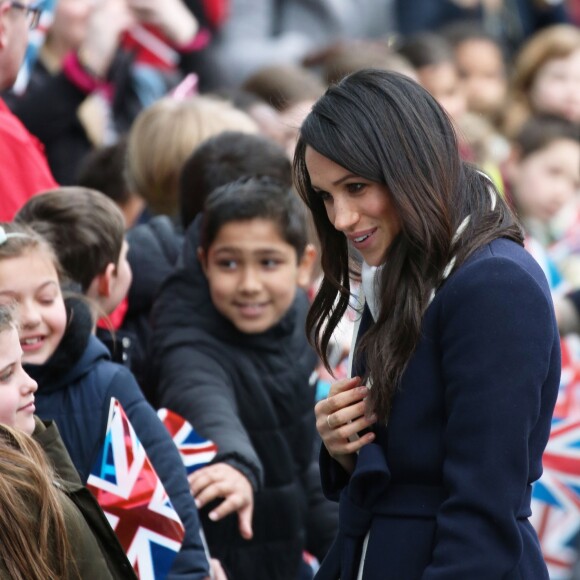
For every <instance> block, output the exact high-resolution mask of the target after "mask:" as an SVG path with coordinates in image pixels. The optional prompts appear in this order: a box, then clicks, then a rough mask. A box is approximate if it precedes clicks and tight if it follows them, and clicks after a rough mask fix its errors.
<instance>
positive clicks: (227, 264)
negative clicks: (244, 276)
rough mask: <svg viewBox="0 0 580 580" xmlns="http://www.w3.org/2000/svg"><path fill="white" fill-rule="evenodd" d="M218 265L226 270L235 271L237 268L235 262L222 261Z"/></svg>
mask: <svg viewBox="0 0 580 580" xmlns="http://www.w3.org/2000/svg"><path fill="white" fill-rule="evenodd" d="M217 264H218V266H219V267H220V268H222V269H224V270H233V269H234V268H235V267H236V266H237V263H236V261H235V260H220V261H219V262H218V263H217Z"/></svg>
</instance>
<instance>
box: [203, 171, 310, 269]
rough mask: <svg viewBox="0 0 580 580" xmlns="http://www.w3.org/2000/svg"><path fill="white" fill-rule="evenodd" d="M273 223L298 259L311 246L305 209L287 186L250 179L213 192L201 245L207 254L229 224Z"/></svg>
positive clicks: (272, 181)
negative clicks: (294, 251) (267, 221)
mask: <svg viewBox="0 0 580 580" xmlns="http://www.w3.org/2000/svg"><path fill="white" fill-rule="evenodd" d="M254 219H263V220H271V221H272V222H274V223H275V224H276V226H277V227H278V231H279V233H280V236H281V237H282V239H283V240H284V241H285V242H287V243H288V244H290V245H291V246H292V247H293V248H294V249H295V250H296V255H297V257H298V259H300V258H301V257H302V255H303V254H304V250H305V248H306V244H307V243H308V234H307V228H306V216H305V208H304V206H303V204H302V202H301V201H300V199H299V198H298V196H297V195H296V194H295V193H294V191H293V190H292V189H291V188H290V187H288V185H287V184H283V183H280V182H279V181H276V180H274V179H271V178H268V177H247V178H242V179H238V180H237V181H234V182H231V183H228V184H226V185H223V186H222V187H219V188H218V189H216V190H215V191H213V192H212V193H211V194H210V195H209V197H208V198H207V200H206V203H205V207H204V211H203V217H202V222H201V236H200V245H201V247H202V248H203V250H204V252H206V253H207V251H208V250H209V247H210V246H211V244H212V243H213V241H214V240H215V238H216V237H217V235H218V233H219V231H220V229H221V228H222V227H223V226H225V225H226V224H228V223H231V222H239V221H250V220H254Z"/></svg>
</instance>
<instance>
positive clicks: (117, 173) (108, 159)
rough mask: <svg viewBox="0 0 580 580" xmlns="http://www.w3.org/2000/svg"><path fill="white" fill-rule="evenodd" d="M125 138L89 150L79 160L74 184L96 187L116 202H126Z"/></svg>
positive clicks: (127, 193)
mask: <svg viewBox="0 0 580 580" xmlns="http://www.w3.org/2000/svg"><path fill="white" fill-rule="evenodd" d="M126 157H127V139H126V138H125V137H123V138H121V139H119V141H117V142H116V143H114V144H113V145H109V146H107V147H102V148H100V149H95V150H94V151H91V152H90V153H89V154H88V155H86V156H85V157H84V159H83V160H82V162H81V165H80V168H79V172H78V176H77V180H76V184H77V185H80V186H81V187H86V188H88V189H96V190H97V191H100V192H102V193H104V194H105V195H106V196H107V197H109V198H111V199H112V200H113V201H114V202H115V203H116V204H118V205H124V204H126V203H127V202H128V201H129V199H130V197H131V194H130V192H129V186H128V185H127V181H126V179H125V163H126Z"/></svg>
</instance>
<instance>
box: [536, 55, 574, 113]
mask: <svg viewBox="0 0 580 580" xmlns="http://www.w3.org/2000/svg"><path fill="white" fill-rule="evenodd" d="M530 102H531V104H532V107H533V108H534V110H535V111H536V112H538V113H551V114H555V115H560V116H562V117H564V118H566V119H569V120H570V121H573V122H575V123H578V122H580V49H579V50H576V51H574V52H573V53H572V54H571V55H569V56H567V57H565V58H555V59H552V60H549V61H548V62H546V63H545V64H544V65H543V66H542V67H541V68H540V70H539V71H538V73H537V74H536V77H535V79H534V82H533V83H532V87H531V89H530Z"/></svg>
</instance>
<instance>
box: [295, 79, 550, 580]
mask: <svg viewBox="0 0 580 580" xmlns="http://www.w3.org/2000/svg"><path fill="white" fill-rule="evenodd" d="M294 171H295V179H296V185H297V188H298V191H299V193H300V195H301V197H302V198H303V199H304V201H305V202H306V204H307V205H308V207H309V209H310V211H311V212H312V215H313V219H314V223H315V226H316V228H317V231H318V235H319V237H320V243H321V261H322V268H323V271H324V280H323V282H322V284H321V287H320V291H319V292H318V294H317V296H316V297H315V299H314V302H313V304H312V308H311V310H310V313H309V317H308V320H307V331H308V333H309V335H310V336H311V337H312V341H313V344H314V346H315V347H316V349H317V351H318V353H319V355H320V356H321V357H322V359H323V360H324V361H325V362H327V359H326V352H327V348H328V345H329V343H330V341H331V339H332V335H333V332H334V330H335V328H336V326H337V324H338V323H339V321H340V319H341V317H342V315H343V314H344V312H345V310H346V308H347V307H348V304H349V300H350V298H351V286H350V280H351V276H352V274H353V268H356V269H357V270H358V271H359V273H360V275H361V276H362V285H361V286H362V290H363V291H362V292H361V294H360V295H359V299H360V304H361V309H360V317H359V321H358V327H357V328H356V329H355V336H354V343H353V351H352V373H351V377H352V378H351V379H347V380H344V381H338V382H336V383H335V384H334V385H333V386H332V388H331V390H330V394H329V396H328V398H327V399H325V400H323V401H321V402H320V403H318V405H317V406H316V417H317V429H318V431H319V433H320V436H321V438H322V441H323V447H322V451H321V472H322V479H323V486H324V488H325V492H326V494H327V495H328V496H329V497H331V498H334V499H336V500H338V501H340V504H341V510H340V514H341V516H340V530H339V534H338V537H337V539H336V542H335V545H334V548H333V549H332V550H331V552H330V554H329V555H328V556H327V558H326V559H325V561H324V562H323V564H322V566H321V569H320V571H319V574H318V576H317V578H320V579H327V578H328V579H331V578H332V579H338V578H340V580H351V579H352V580H354V579H357V578H359V579H360V578H362V579H364V580H370V579H375V578H376V579H379V578H380V579H381V580H401V579H404V580H414V579H419V578H421V579H422V580H427V579H429V580H431V579H436V578H437V579H442V578H446V579H447V578H449V579H451V578H452V579H459V578H469V579H470V580H472V579H481V580H489V579H491V578H514V579H515V578H534V579H539V578H547V577H548V576H547V571H546V568H545V565H544V562H543V559H542V555H541V553H540V549H539V546H538V541H537V537H536V534H535V532H534V530H533V528H532V526H531V524H530V523H529V521H528V517H529V516H530V492H531V484H532V483H533V482H534V481H535V480H536V479H537V478H538V477H539V476H540V474H541V470H542V466H541V457H542V452H543V450H544V447H545V445H546V442H547V440H548V435H549V431H550V420H551V415H552V410H553V407H554V404H555V400H556V396H557V391H558V383H559V373H560V353H559V342H558V330H557V327H556V323H555V318H554V313H553V308H552V301H551V297H550V291H549V288H548V285H547V283H546V280H545V278H544V276H543V274H542V272H541V270H540V268H539V266H538V265H537V264H536V263H535V262H534V260H533V259H532V258H531V257H530V256H529V255H528V254H527V253H526V251H525V250H524V249H523V247H522V233H521V230H520V227H519V225H518V223H517V221H516V219H515V218H514V216H513V215H512V213H511V211H510V210H509V208H508V207H507V205H506V204H505V202H504V201H503V199H502V198H501V197H500V196H499V195H498V194H497V192H496V191H495V189H494V187H493V185H492V183H491V182H490V180H489V179H488V178H487V177H486V176H485V175H483V174H481V173H480V172H478V171H477V170H476V169H475V168H473V167H471V166H469V165H467V164H466V163H464V162H462V161H461V159H460V157H459V154H458V149H457V141H456V137H455V134H454V131H453V127H452V125H451V123H450V121H449V119H448V118H447V116H446V114H445V112H444V111H443V110H442V108H441V107H440V106H439V105H438V104H437V103H436V101H435V100H434V99H433V98H432V97H431V96H430V95H429V93H427V91H425V90H424V89H422V88H421V87H420V86H419V85H417V84H416V83H415V82H413V81H412V80H410V79H408V78H406V77H404V76H402V75H399V74H396V73H389V72H384V71H375V70H365V71H361V72H358V73H355V74H353V75H351V76H349V77H347V78H346V79H345V80H343V81H342V82H341V83H340V84H338V85H336V86H333V87H331V88H329V89H328V90H327V92H326V93H325V95H324V96H322V97H321V98H320V99H319V100H318V101H317V103H316V104H315V105H314V107H313V109H312V112H311V113H310V114H309V116H308V117H307V118H306V120H305V121H304V123H303V125H302V127H301V131H300V138H299V141H298V144H297V148H296V154H295V159H294ZM353 249H354V250H357V252H353V251H352V250H353ZM355 254H358V256H359V257H362V264H360V263H359V264H358V265H357V263H356V261H354V260H353V256H354V255H355ZM359 262H360V260H359Z"/></svg>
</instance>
